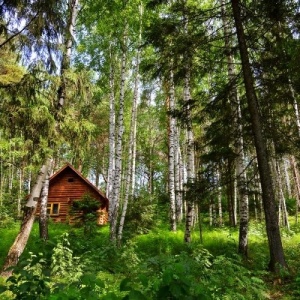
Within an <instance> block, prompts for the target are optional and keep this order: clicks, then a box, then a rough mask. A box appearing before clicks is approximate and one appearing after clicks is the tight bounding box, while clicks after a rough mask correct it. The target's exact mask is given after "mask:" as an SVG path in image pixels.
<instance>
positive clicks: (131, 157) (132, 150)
mask: <svg viewBox="0 0 300 300" xmlns="http://www.w3.org/2000/svg"><path fill="white" fill-rule="evenodd" d="M142 15H143V8H142V5H140V31H139V41H138V50H137V55H136V70H135V82H134V94H133V103H132V109H131V121H130V123H131V124H130V136H129V147H128V148H129V151H128V152H129V153H128V163H127V174H126V175H125V177H126V180H125V197H124V203H123V208H122V214H121V218H120V223H119V229H118V241H119V243H120V242H121V240H122V234H123V227H124V223H125V217H126V213H127V206H128V201H129V198H130V196H132V194H133V190H132V189H133V184H132V183H133V181H134V180H133V176H135V172H133V168H135V159H136V133H137V132H136V131H137V104H138V100H139V83H140V80H139V76H140V74H139V67H140V56H141V51H140V45H141V42H142Z"/></svg>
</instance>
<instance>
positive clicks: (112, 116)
mask: <svg viewBox="0 0 300 300" xmlns="http://www.w3.org/2000/svg"><path fill="white" fill-rule="evenodd" d="M110 48H111V50H110V52H111V53H110V70H109V90H110V93H109V162H108V174H107V185H106V197H107V198H108V199H109V200H110V206H109V217H110V216H111V209H112V208H113V207H114V203H113V202H112V201H113V197H112V189H113V178H114V169H115V155H116V146H115V143H116V140H115V131H116V111H115V92H114V89H115V88H114V69H113V55H112V45H110Z"/></svg>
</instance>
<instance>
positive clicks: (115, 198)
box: [110, 25, 127, 242]
mask: <svg viewBox="0 0 300 300" xmlns="http://www.w3.org/2000/svg"><path fill="white" fill-rule="evenodd" d="M121 48H122V59H121V83H120V99H119V115H118V124H117V126H118V133H117V139H116V159H115V172H114V178H113V191H112V198H111V216H110V217H111V219H110V240H111V241H112V242H115V241H116V238H117V236H116V234H117V222H118V216H119V205H120V190H121V176H122V152H123V149H122V148H123V133H124V105H125V80H126V60H127V50H126V49H127V25H125V29H124V34H123V45H122V47H121Z"/></svg>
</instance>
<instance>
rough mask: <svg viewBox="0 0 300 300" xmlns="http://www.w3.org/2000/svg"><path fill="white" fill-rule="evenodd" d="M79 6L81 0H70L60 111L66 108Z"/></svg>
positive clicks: (60, 88) (59, 94) (62, 69)
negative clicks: (68, 73)
mask: <svg viewBox="0 0 300 300" xmlns="http://www.w3.org/2000/svg"><path fill="white" fill-rule="evenodd" d="M78 5H79V0H68V6H69V13H70V14H69V20H68V29H67V31H66V34H65V51H64V53H63V59H62V63H61V75H60V78H61V82H60V86H59V89H58V92H57V94H58V109H61V108H62V107H63V106H64V103H65V100H66V78H65V72H66V70H67V69H69V67H70V63H71V52H72V47H73V42H74V33H75V24H76V19H77V14H78Z"/></svg>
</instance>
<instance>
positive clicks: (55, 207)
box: [47, 203, 59, 216]
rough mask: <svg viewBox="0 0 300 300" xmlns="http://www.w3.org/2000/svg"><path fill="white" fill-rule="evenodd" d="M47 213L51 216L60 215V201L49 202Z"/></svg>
mask: <svg viewBox="0 0 300 300" xmlns="http://www.w3.org/2000/svg"><path fill="white" fill-rule="evenodd" d="M47 214H48V215H50V216H53V215H59V203H48V205H47Z"/></svg>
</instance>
